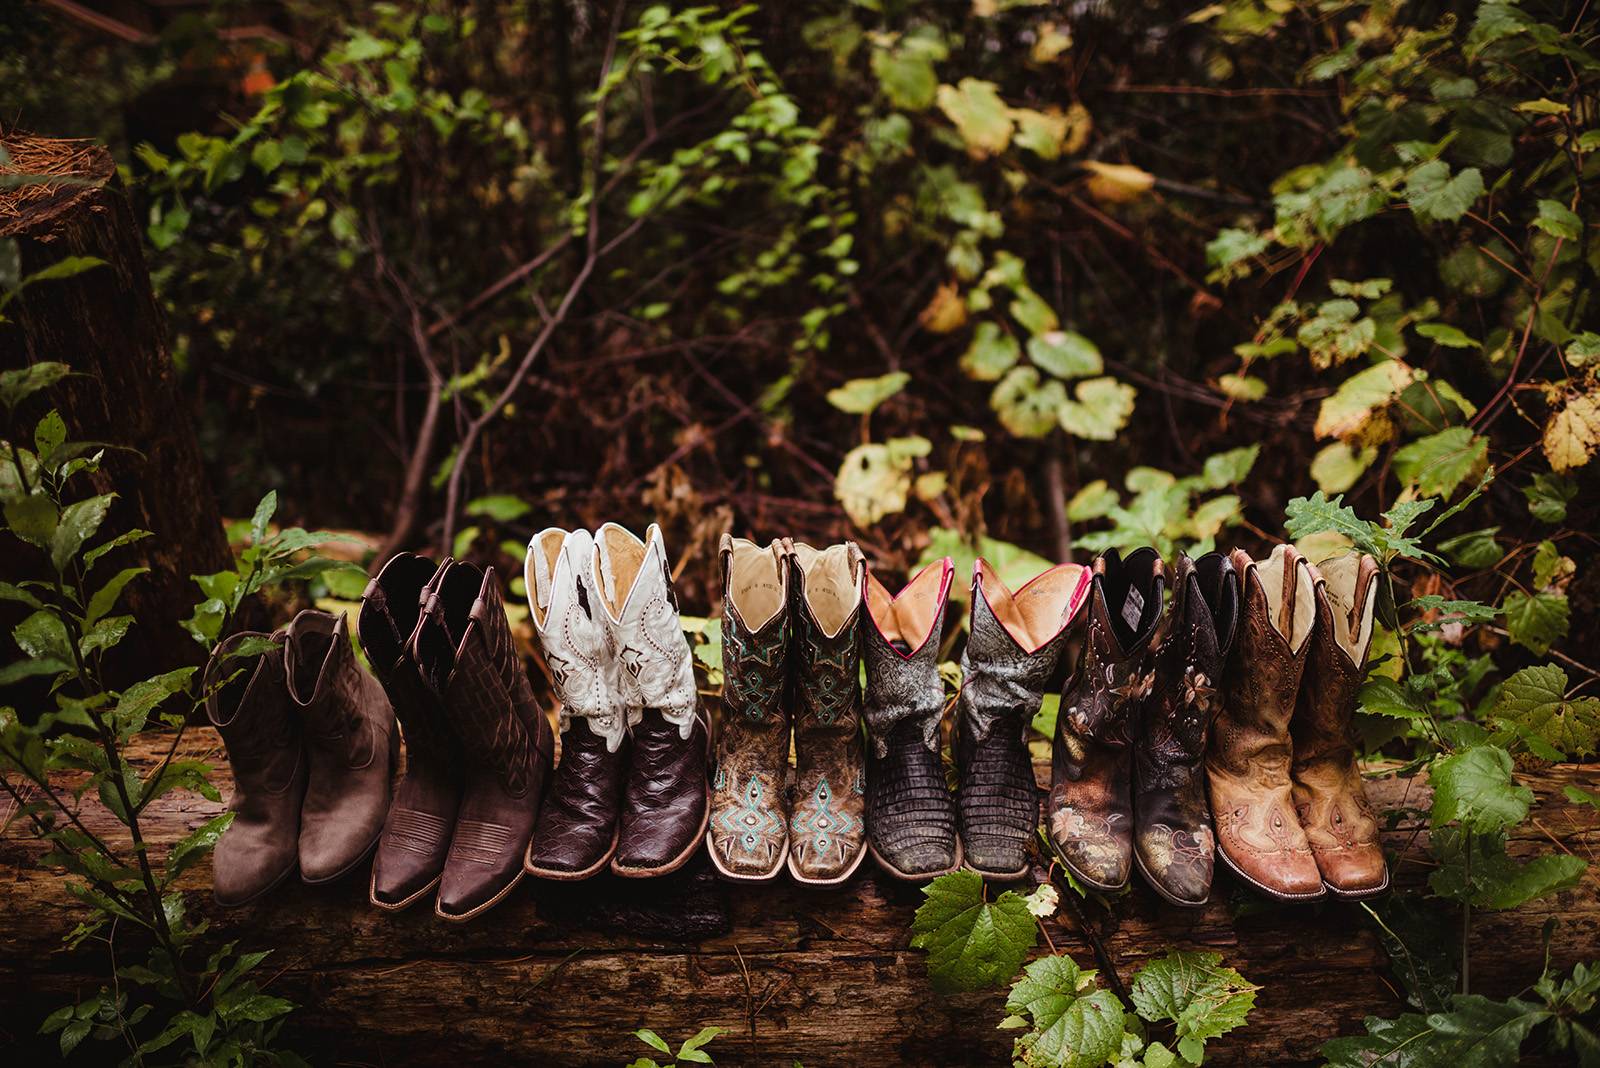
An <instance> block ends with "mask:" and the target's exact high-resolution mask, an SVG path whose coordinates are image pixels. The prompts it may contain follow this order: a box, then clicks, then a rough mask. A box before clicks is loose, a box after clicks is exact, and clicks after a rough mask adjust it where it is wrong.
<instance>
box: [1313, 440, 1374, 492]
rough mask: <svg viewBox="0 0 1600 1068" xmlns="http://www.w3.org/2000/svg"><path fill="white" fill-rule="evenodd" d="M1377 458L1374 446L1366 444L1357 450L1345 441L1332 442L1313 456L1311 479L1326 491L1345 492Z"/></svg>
mask: <svg viewBox="0 0 1600 1068" xmlns="http://www.w3.org/2000/svg"><path fill="white" fill-rule="evenodd" d="M1377 458H1378V450H1377V449H1376V448H1375V447H1374V446H1371V445H1365V446H1363V447H1362V448H1361V449H1359V450H1357V449H1355V448H1353V447H1351V446H1350V445H1349V444H1347V443H1345V442H1343V441H1334V442H1330V443H1328V444H1327V445H1324V446H1323V447H1322V448H1321V449H1319V450H1317V455H1316V456H1314V457H1312V459H1311V479H1312V481H1314V482H1315V483H1316V484H1317V488H1318V489H1320V490H1321V491H1322V492H1324V493H1344V492H1345V491H1347V490H1348V489H1349V488H1350V487H1351V486H1354V485H1355V484H1356V480H1357V479H1359V478H1360V477H1361V476H1362V475H1363V474H1364V473H1365V472H1366V470H1367V468H1369V467H1371V466H1372V461H1373V460H1376V459H1377Z"/></svg>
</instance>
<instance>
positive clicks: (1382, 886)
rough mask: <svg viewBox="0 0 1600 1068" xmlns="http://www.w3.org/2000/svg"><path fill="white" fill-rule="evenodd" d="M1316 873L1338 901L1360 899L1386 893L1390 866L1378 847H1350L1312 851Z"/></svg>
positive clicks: (1314, 845) (1315, 848)
mask: <svg viewBox="0 0 1600 1068" xmlns="http://www.w3.org/2000/svg"><path fill="white" fill-rule="evenodd" d="M1311 850H1312V853H1313V854H1314V855H1315V857H1316V861H1317V870H1318V871H1320V872H1321V873H1322V881H1323V883H1324V884H1326V885H1327V887H1328V892H1329V893H1331V894H1334V895H1335V896H1337V897H1346V898H1359V897H1371V896H1372V895H1374V894H1381V893H1383V892H1384V891H1385V890H1387V889H1389V865H1388V862H1387V861H1386V860H1385V859H1384V856H1383V847H1381V846H1378V845H1353V846H1349V847H1333V848H1322V849H1319V848H1317V846H1316V844H1315V842H1313V844H1312V847H1311Z"/></svg>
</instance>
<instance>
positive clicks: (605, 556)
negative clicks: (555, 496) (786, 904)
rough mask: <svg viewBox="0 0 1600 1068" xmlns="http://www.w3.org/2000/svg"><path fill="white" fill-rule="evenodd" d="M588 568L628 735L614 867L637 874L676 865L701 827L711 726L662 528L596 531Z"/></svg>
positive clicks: (694, 844)
mask: <svg viewBox="0 0 1600 1068" xmlns="http://www.w3.org/2000/svg"><path fill="white" fill-rule="evenodd" d="M594 541H595V548H594V575H595V581H596V583H597V585H598V586H599V593H600V608H601V615H602V616H603V617H604V619H605V625H606V631H607V633H608V634H609V635H610V640H611V649H612V655H613V656H615V657H616V660H617V664H618V667H619V670H618V671H617V673H616V678H617V679H618V680H619V681H620V683H621V687H622V695H623V701H624V705H625V707H626V708H627V722H628V728H629V732H630V734H631V736H632V746H631V751H630V752H629V754H628V769H627V776H626V779H625V784H624V786H623V790H622V815H621V820H620V823H621V826H620V830H619V832H618V836H617V851H616V854H615V855H614V856H613V857H612V859H611V870H612V872H614V873H615V874H617V875H621V876H624V877H627V878H634V879H643V878H649V877H651V876H655V875H665V874H667V873H668V872H673V871H677V870H678V869H679V868H681V867H683V865H684V864H685V863H687V862H688V860H689V858H690V857H691V856H693V855H694V851H695V850H696V849H698V848H699V847H700V840H701V839H702V838H703V837H704V836H705V832H706V818H707V815H708V806H707V801H708V796H707V784H706V760H707V756H708V754H709V750H710V733H709V730H708V728H707V725H706V720H705V715H704V713H703V712H702V711H701V709H700V695H699V693H698V692H697V691H696V690H695V684H694V661H693V657H692V656H691V655H690V652H689V641H688V639H687V638H685V637H684V635H683V625H682V624H681V623H680V622H679V620H678V600H677V597H676V596H675V595H674V594H673V592H672V573H671V571H670V570H669V569H668V567H667V550H666V546H665V545H663V544H662V541H661V528H660V527H658V526H656V525H655V524H654V523H652V524H650V527H649V529H648V530H646V531H645V537H644V540H643V541H641V540H640V539H639V538H638V537H636V536H635V535H634V534H632V533H631V532H630V531H627V530H625V529H623V528H622V527H619V526H618V525H617V524H615V523H607V524H606V525H605V526H603V527H601V528H600V529H599V530H597V531H595V537H594Z"/></svg>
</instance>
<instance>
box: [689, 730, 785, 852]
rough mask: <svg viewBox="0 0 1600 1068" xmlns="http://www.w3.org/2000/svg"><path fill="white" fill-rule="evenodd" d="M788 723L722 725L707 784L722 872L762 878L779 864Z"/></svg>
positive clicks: (713, 847)
mask: <svg viewBox="0 0 1600 1068" xmlns="http://www.w3.org/2000/svg"><path fill="white" fill-rule="evenodd" d="M788 756H789V719H788V717H787V716H782V717H774V718H772V719H769V720H766V719H764V720H751V719H747V718H745V717H743V716H740V717H737V718H729V719H726V720H724V721H723V724H722V732H721V737H720V738H719V739H718V742H717V770H716V773H715V774H714V775H713V776H712V780H711V824H710V831H709V833H708V836H707V837H708V840H709V842H710V845H711V852H712V857H713V859H714V860H715V861H716V864H717V866H718V867H719V868H720V869H722V870H723V872H725V873H726V874H729V875H734V876H743V877H746V878H765V877H767V876H769V875H772V874H773V873H774V872H775V871H776V870H777V868H778V866H779V865H780V864H782V863H783V859H784V854H785V850H786V848H787V844H788V832H787V826H786V822H785V819H784V811H783V785H784V783H783V778H784V771H785V765H786V763H787V761H788Z"/></svg>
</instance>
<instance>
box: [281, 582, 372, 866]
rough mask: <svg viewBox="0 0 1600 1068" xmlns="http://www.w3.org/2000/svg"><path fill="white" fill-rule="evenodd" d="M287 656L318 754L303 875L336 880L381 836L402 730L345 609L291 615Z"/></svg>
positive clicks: (307, 804)
mask: <svg viewBox="0 0 1600 1068" xmlns="http://www.w3.org/2000/svg"><path fill="white" fill-rule="evenodd" d="M283 664H284V673H285V674H286V675H287V677H288V680H289V700H290V701H291V702H292V703H293V705H294V707H295V711H296V713H297V714H298V715H299V717H300V730H301V733H302V735H303V736H304V738H305V744H306V755H307V756H308V757H309V758H310V761H311V769H310V777H309V779H308V781H307V783H306V797H305V801H304V802H303V803H302V805H301V808H300V878H301V879H302V880H303V881H304V882H307V883H326V882H332V881H333V880H335V879H337V878H339V877H340V876H342V875H345V874H347V873H348V872H349V871H350V870H351V869H353V868H355V867H356V866H357V865H358V864H360V863H361V862H362V861H364V860H366V859H367V857H368V856H369V855H370V854H371V853H372V850H373V847H374V846H376V845H377V843H378V835H379V833H380V832H381V831H382V830H383V823H384V818H385V817H386V816H388V814H389V800H390V798H391V796H392V789H391V788H392V784H393V780H394V767H395V764H396V762H397V761H398V759H399V756H400V732H399V730H397V729H396V727H395V722H394V709H393V708H391V707H390V705H389V698H388V697H386V696H384V692H383V687H382V686H380V685H379V684H378V680H377V679H375V678H373V677H372V676H371V675H370V674H369V673H368V672H367V670H366V669H365V668H363V667H362V666H361V662H360V661H359V660H357V659H356V651H355V647H354V646H352V645H351V644H350V631H349V623H348V617H346V615H345V614H344V613H343V612H341V613H339V615H338V616H334V615H332V614H331V613H328V612H322V611H318V610H317V609H314V608H308V609H306V610H305V611H303V612H301V613H299V614H298V615H296V616H295V617H294V619H292V620H290V622H289V626H288V627H287V628H286V629H285V641H284V649H283Z"/></svg>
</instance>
